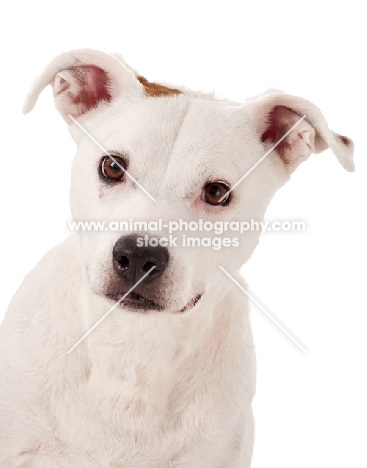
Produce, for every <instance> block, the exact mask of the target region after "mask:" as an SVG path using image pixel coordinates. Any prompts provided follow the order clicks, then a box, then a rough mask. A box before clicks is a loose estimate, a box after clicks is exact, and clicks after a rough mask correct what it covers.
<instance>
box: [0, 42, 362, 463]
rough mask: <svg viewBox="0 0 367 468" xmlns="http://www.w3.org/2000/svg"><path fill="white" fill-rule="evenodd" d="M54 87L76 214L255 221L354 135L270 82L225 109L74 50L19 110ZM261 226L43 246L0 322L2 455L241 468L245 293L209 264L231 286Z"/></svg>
mask: <svg viewBox="0 0 367 468" xmlns="http://www.w3.org/2000/svg"><path fill="white" fill-rule="evenodd" d="M49 84H51V85H52V87H53V94H54V98H55V103H56V107H57V109H58V110H59V112H60V113H61V115H62V116H63V118H64V119H65V120H66V122H67V123H68V125H69V130H70V133H71V135H72V137H73V139H74V140H75V142H76V144H77V154H76V157H75V160H74V163H73V168H72V183H71V197H70V198H71V209H72V215H73V219H74V220H79V221H80V220H82V221H91V220H98V221H104V222H106V223H109V222H110V221H116V220H130V219H132V220H157V219H163V220H164V221H172V220H177V219H183V220H186V221H197V220H198V219H203V220H206V221H212V222H214V221H239V220H244V219H247V220H249V219H256V220H262V219H263V217H264V214H265V211H266V208H267V205H268V204H269V201H270V200H271V198H272V197H273V195H274V193H275V192H276V190H277V189H278V188H279V187H281V186H282V185H283V184H284V183H285V182H286V181H287V180H288V179H289V177H290V174H291V173H292V172H293V171H294V170H295V169H296V167H297V166H298V165H299V164H300V163H301V162H302V161H304V160H305V159H306V158H307V157H308V156H309V155H310V154H311V153H319V152H321V151H323V150H325V149H327V148H328V147H329V148H331V149H332V151H333V152H334V153H335V155H336V156H337V158H338V159H339V161H340V163H341V164H342V165H343V167H344V168H345V169H347V170H349V171H351V170H353V160H352V153H353V144H352V141H351V140H350V139H349V138H347V137H344V136H341V135H338V134H335V133H333V132H331V131H330V130H329V128H328V126H327V124H326V121H325V119H324V117H323V116H322V114H321V113H320V111H319V109H318V108H317V107H316V106H314V105H313V104H311V103H310V102H308V101H306V100H304V99H301V98H298V97H294V96H290V95H286V94H283V93H281V92H278V91H272V92H268V93H265V94H263V95H261V96H258V97H256V98H253V99H251V100H248V101H247V102H246V103H245V104H236V103H233V102H228V101H225V100H218V99H216V98H215V97H214V96H212V95H204V94H201V93H196V92H191V91H188V90H186V89H176V88H171V87H168V86H165V85H160V84H156V83H150V82H148V81H147V80H146V79H145V78H143V77H142V76H139V75H138V74H137V73H136V72H135V71H134V70H133V69H132V68H131V67H129V66H128V65H127V64H126V63H125V62H124V60H123V59H122V58H121V57H119V56H113V55H108V54H105V53H102V52H97V51H92V50H81V51H73V52H68V53H65V54H62V55H60V56H58V57H57V58H56V59H55V60H53V61H52V62H51V64H50V65H48V67H47V68H46V69H45V71H44V72H43V74H42V75H41V76H40V77H39V78H38V79H37V80H36V81H35V83H34V85H33V87H32V90H31V92H30V94H29V96H28V98H27V101H26V104H25V109H24V111H25V112H28V111H30V110H31V109H32V108H33V106H34V104H35V102H36V100H37V97H38V95H39V93H40V92H41V91H42V89H43V88H44V87H46V86H47V85H49ZM303 116H305V117H304V118H303V120H302V117H303ZM297 123H298V125H296V127H295V128H294V129H293V131H292V132H290V133H289V134H287V132H288V131H289V130H290V129H291V128H292V127H293V126H295V124H297ZM86 132H88V134H87V133H86ZM284 135H287V136H286V138H284V139H283V140H282V141H281V142H280V143H279V144H278V145H277V146H276V147H275V148H274V146H275V145H276V144H277V143H278V142H279V140H281V139H282V137H284ZM103 148H104V149H105V150H103ZM269 150H271V151H269ZM267 152H269V154H268V156H267V157H266V158H263V156H264V155H265V154H266V153H267ZM261 158H263V159H262V160H261V162H260V163H259V164H258V165H257V167H256V168H254V170H252V171H251V172H250V173H249V174H248V176H247V177H246V178H244V179H243V180H242V181H241V183H239V184H238V185H236V187H235V188H234V190H233V191H231V187H232V186H234V185H235V184H236V183H237V181H239V180H240V179H241V177H243V175H244V174H246V173H247V172H248V171H250V169H251V168H252V167H253V166H254V165H255V164H256V163H257V162H259V160H260V159H261ZM153 198H154V200H156V202H155V201H154V200H153ZM138 234H148V235H152V232H148V233H138ZM200 235H201V237H203V236H204V235H205V237H207V238H208V237H210V238H212V237H214V236H215V234H214V233H207V232H205V233H201V234H200ZM200 235H199V236H198V237H200ZM258 238H259V232H258V231H250V232H246V233H245V234H243V235H242V236H241V238H240V242H239V246H238V247H235V246H234V245H231V246H227V247H223V248H221V249H219V250H213V249H212V248H208V247H202V248H201V249H198V248H191V249H188V248H184V247H183V246H182V245H178V246H177V247H164V246H159V247H156V248H153V247H149V246H148V247H137V233H136V232H127V233H126V232H125V233H123V234H122V233H121V232H119V233H116V232H113V231H105V230H102V231H99V232H78V233H74V234H73V235H71V236H70V237H69V238H68V239H67V240H66V241H65V242H63V243H62V244H61V245H59V246H57V247H56V248H54V249H53V250H52V251H51V252H49V253H48V254H47V255H46V256H45V257H44V258H43V259H42V260H41V261H40V263H39V264H38V265H37V266H36V268H35V269H34V270H33V271H32V273H31V274H30V275H28V276H27V278H26V279H25V281H24V283H23V284H22V286H21V287H20V289H19V291H18V292H17V294H16V296H15V297H14V299H13V301H12V303H11V305H10V308H9V310H8V312H7V314H6V316H5V319H4V322H3V324H2V326H1V329H0V330H1V332H0V380H1V386H0V467H1V468H15V467H24V468H25V467H27V468H55V467H60V468H83V467H85V468H102V467H109V468H112V467H114V468H143V467H144V468H173V467H175V468H178V467H180V468H246V467H247V468H248V467H250V465H251V456H252V445H253V434H254V427H253V417H252V411H251V402H252V399H253V396H254V391H255V359H254V347H253V342H252V335H251V330H250V323H249V317H248V304H247V299H246V296H245V295H244V294H243V292H242V291H241V290H240V289H239V288H238V286H237V285H235V284H234V283H233V282H232V281H231V280H230V279H229V278H228V277H227V276H225V275H224V273H223V271H221V269H219V268H218V266H219V265H221V266H223V267H224V268H225V269H226V270H227V271H228V272H230V273H231V274H232V275H233V276H235V277H236V279H237V280H238V281H241V279H240V277H239V274H238V272H239V270H240V267H241V265H242V264H243V263H244V262H246V261H247V260H248V258H249V257H250V256H251V254H252V252H253V250H254V248H255V246H256V244H257V242H258ZM153 268H154V269H153ZM147 273H149V274H148V275H147ZM144 275H145V278H144V280H143V281H142V282H141V283H139V284H138V285H137V286H136V288H135V289H134V290H133V291H132V292H131V293H130V294H129V295H128V296H127V297H125V298H124V299H123V300H121V299H122V298H123V296H124V295H125V294H126V293H127V292H128V291H129V289H131V288H132V287H133V286H134V285H135V284H136V282H138V280H141V279H142V278H143V277H144ZM242 284H243V282H242ZM116 301H120V304H119V306H118V307H116V308H115V310H113V311H112V312H111V313H110V314H109V315H108V317H106V318H105V319H104V320H103V321H101V323H99V325H98V327H96V328H95V329H94V330H93V331H92V332H91V333H90V334H89V335H88V336H87V337H86V338H85V339H84V340H83V341H82V342H81V343H80V344H79V345H78V346H77V347H76V348H75V349H73V350H72V351H71V352H70V353H69V354H68V350H70V349H71V348H72V347H73V345H74V344H75V343H76V342H77V341H78V340H79V339H80V338H81V337H82V336H83V335H84V334H85V333H86V332H87V331H88V330H89V329H90V328H91V327H92V326H93V325H94V324H95V323H96V322H97V321H98V320H99V319H101V318H102V316H103V315H104V314H105V313H106V312H107V311H108V310H109V309H110V308H111V307H112V306H113V305H114V304H115V303H116Z"/></svg>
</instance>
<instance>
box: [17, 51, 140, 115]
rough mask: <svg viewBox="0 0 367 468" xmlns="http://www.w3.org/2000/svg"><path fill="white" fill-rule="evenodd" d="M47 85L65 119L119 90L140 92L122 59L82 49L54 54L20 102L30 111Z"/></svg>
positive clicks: (104, 99)
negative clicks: (25, 97) (49, 86)
mask: <svg viewBox="0 0 367 468" xmlns="http://www.w3.org/2000/svg"><path fill="white" fill-rule="evenodd" d="M49 84H51V85H52V88H53V95H54V99H55V105H56V108H57V109H58V110H59V112H60V113H61V115H62V116H63V117H64V119H65V120H66V121H67V122H68V121H69V118H68V115H69V114H70V115H72V116H73V117H78V116H80V115H82V114H85V113H87V112H89V111H91V110H92V109H95V108H96V107H98V106H100V105H102V104H105V103H109V102H112V101H114V100H115V99H117V98H118V97H119V96H120V95H122V93H128V92H132V93H134V92H135V93H139V94H142V93H143V87H142V85H141V84H140V83H139V81H138V80H137V78H136V77H135V74H134V73H133V71H132V70H131V69H130V68H129V67H128V66H127V65H126V64H125V62H124V61H123V59H120V58H118V57H115V56H113V55H109V54H106V53H104V52H99V51H96V50H90V49H83V50H74V51H70V52H65V53H63V54H61V55H59V56H57V57H56V58H55V59H54V60H53V61H52V62H51V63H50V64H49V65H48V66H47V67H46V69H45V70H44V72H43V73H42V74H41V75H40V76H39V77H38V78H36V80H35V81H34V83H33V85H32V88H31V90H30V92H29V94H28V96H27V99H26V101H25V103H24V107H23V112H24V113H25V114H26V113H28V112H29V111H31V110H32V109H33V107H34V105H35V103H36V102H37V99H38V96H39V94H40V93H41V91H42V90H43V89H44V88H45V87H46V86H47V85H49Z"/></svg>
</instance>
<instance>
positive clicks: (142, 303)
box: [106, 291, 163, 310]
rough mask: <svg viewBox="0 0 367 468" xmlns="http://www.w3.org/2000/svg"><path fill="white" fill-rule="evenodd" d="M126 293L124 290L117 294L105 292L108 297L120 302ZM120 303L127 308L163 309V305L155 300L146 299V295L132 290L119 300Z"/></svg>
mask: <svg viewBox="0 0 367 468" xmlns="http://www.w3.org/2000/svg"><path fill="white" fill-rule="evenodd" d="M125 294H126V292H121V293H119V294H107V295H106V297H108V299H112V300H114V301H117V302H120V301H121V298H122V297H123V296H124V295H125ZM120 305H121V306H123V307H125V308H127V309H137V310H163V307H162V306H161V305H159V304H157V303H156V302H154V301H152V300H150V299H147V298H146V297H143V296H141V295H140V294H137V293H136V292H134V291H132V292H131V293H129V294H128V295H127V296H126V297H125V298H124V299H123V300H122V301H121V302H120Z"/></svg>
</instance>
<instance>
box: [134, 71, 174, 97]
mask: <svg viewBox="0 0 367 468" xmlns="http://www.w3.org/2000/svg"><path fill="white" fill-rule="evenodd" d="M137 78H138V80H139V81H140V83H141V84H142V85H143V86H144V89H145V94H146V95H147V96H151V97H160V96H172V95H174V94H182V91H180V90H179V89H175V88H168V87H167V86H163V85H160V84H158V83H150V82H149V81H148V80H147V79H146V78H144V76H140V75H139V76H138V77H137Z"/></svg>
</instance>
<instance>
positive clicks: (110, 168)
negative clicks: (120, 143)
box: [99, 155, 126, 182]
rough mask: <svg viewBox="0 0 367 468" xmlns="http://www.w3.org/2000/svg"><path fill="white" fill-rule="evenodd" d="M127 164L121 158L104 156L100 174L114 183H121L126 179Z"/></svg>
mask: <svg viewBox="0 0 367 468" xmlns="http://www.w3.org/2000/svg"><path fill="white" fill-rule="evenodd" d="M125 169H126V163H125V161H124V160H123V159H122V158H120V156H113V155H111V156H104V157H103V158H102V161H101V164H100V166H99V170H100V174H101V176H102V177H104V178H105V179H107V180H109V181H112V182H120V181H121V180H123V179H124V177H125Z"/></svg>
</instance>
